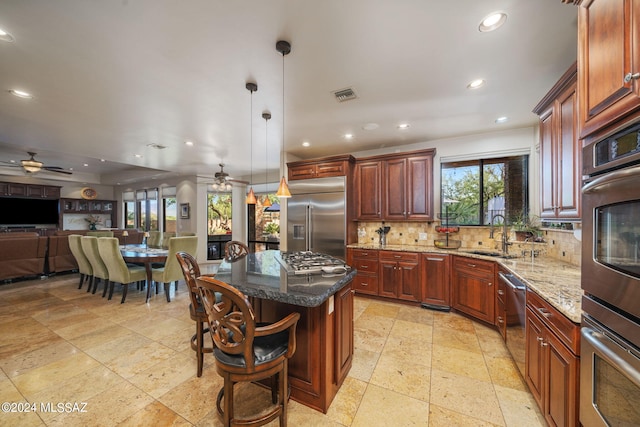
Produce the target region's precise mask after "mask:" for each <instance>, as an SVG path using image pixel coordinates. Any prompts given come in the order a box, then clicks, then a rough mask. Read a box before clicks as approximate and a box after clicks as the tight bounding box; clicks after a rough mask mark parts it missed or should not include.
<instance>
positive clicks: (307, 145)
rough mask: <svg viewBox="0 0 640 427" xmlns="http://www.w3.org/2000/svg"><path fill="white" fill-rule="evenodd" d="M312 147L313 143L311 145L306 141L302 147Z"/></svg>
mask: <svg viewBox="0 0 640 427" xmlns="http://www.w3.org/2000/svg"><path fill="white" fill-rule="evenodd" d="M310 145H311V143H310V142H309V141H304V142H303V143H302V146H303V147H309V146H310Z"/></svg>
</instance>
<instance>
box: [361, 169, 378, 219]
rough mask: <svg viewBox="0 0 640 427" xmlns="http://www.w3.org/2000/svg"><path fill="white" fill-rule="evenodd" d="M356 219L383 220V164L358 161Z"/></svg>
mask: <svg viewBox="0 0 640 427" xmlns="http://www.w3.org/2000/svg"><path fill="white" fill-rule="evenodd" d="M355 193H356V197H355V202H356V212H355V216H356V219H359V220H379V219H382V162H381V161H380V160H372V161H362V162H361V161H358V162H356V172H355Z"/></svg>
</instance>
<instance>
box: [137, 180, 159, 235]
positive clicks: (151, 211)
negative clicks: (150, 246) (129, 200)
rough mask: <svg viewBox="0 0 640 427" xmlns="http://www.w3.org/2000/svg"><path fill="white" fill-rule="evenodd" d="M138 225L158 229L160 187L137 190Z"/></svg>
mask: <svg viewBox="0 0 640 427" xmlns="http://www.w3.org/2000/svg"><path fill="white" fill-rule="evenodd" d="M136 200H137V201H138V202H137V204H138V205H137V207H138V227H139V228H141V229H142V230H158V229H159V228H158V189H157V188H156V189H151V190H138V191H136Z"/></svg>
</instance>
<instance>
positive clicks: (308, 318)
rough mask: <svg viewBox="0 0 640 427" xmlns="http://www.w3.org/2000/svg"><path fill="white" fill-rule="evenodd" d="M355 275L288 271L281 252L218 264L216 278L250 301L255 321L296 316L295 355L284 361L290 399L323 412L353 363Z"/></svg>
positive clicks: (265, 253) (268, 252)
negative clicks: (292, 314) (298, 315)
mask: <svg viewBox="0 0 640 427" xmlns="http://www.w3.org/2000/svg"><path fill="white" fill-rule="evenodd" d="M355 274H356V272H355V270H348V271H346V272H344V271H342V272H340V273H332V272H329V273H327V272H323V271H314V272H312V273H308V274H295V273H294V272H292V271H288V270H287V268H286V263H285V262H283V258H282V253H281V252H280V251H273V250H269V251H264V252H256V253H250V254H248V255H247V256H246V257H244V258H241V259H239V260H237V261H235V262H228V261H223V262H222V263H221V264H220V267H219V268H218V272H217V273H216V275H215V277H216V279H218V280H221V281H223V282H226V283H228V284H230V285H232V286H234V287H235V288H236V289H238V290H239V291H241V292H242V293H244V294H245V295H246V296H247V297H249V299H250V301H251V304H252V306H253V309H254V311H255V314H256V321H258V322H268V323H271V322H276V321H278V320H280V319H282V318H283V317H285V316H287V315H288V314H289V313H292V312H297V313H300V320H299V321H298V325H297V330H296V344H297V348H296V353H295V354H294V355H293V357H292V358H291V359H290V360H289V385H290V387H291V398H292V399H294V400H296V401H297V402H300V403H302V404H304V405H306V406H308V407H311V408H314V409H316V410H318V411H321V412H324V413H326V412H327V410H328V409H329V406H330V405H331V402H332V401H333V398H334V397H335V395H336V393H337V392H338V390H339V389H340V386H341V385H342V383H343V382H344V379H345V378H346V376H347V374H348V373H349V370H350V369H351V364H352V361H353V292H352V290H351V281H352V279H353V277H354V276H355Z"/></svg>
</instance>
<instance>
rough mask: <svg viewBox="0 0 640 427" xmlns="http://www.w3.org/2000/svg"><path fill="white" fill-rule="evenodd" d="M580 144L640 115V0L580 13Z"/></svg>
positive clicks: (604, 2) (600, 2)
mask: <svg viewBox="0 0 640 427" xmlns="http://www.w3.org/2000/svg"><path fill="white" fill-rule="evenodd" d="M578 10H579V11H578V88H579V89H578V90H579V94H580V96H579V100H580V103H579V106H578V109H579V120H580V125H581V126H580V138H585V137H586V136H589V135H591V134H592V133H594V132H595V131H597V130H599V129H602V128H603V127H607V126H609V125H611V124H613V123H615V122H618V121H620V120H623V119H624V118H625V117H626V116H628V115H630V114H631V113H633V112H635V111H638V110H640V31H639V30H638V28H639V27H640V0H590V1H589V0H586V1H584V2H582V5H581V7H580V8H579V9H578Z"/></svg>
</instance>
